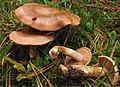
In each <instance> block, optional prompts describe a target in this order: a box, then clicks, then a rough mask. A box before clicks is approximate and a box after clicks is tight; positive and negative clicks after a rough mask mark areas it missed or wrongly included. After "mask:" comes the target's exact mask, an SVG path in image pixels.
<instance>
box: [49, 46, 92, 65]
mask: <svg viewBox="0 0 120 87" xmlns="http://www.w3.org/2000/svg"><path fill="white" fill-rule="evenodd" d="M60 53H62V54H64V55H67V56H69V57H66V63H67V64H85V65H87V64H88V63H89V62H90V61H91V51H90V50H89V49H88V48H87V47H83V48H80V49H78V50H77V51H74V50H73V49H70V48H67V47H64V46H54V47H53V48H52V49H51V50H50V51H49V54H50V57H51V58H55V57H56V56H58V55H59V54H60Z"/></svg>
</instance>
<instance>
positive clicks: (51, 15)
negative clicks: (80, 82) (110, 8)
mask: <svg viewBox="0 0 120 87" xmlns="http://www.w3.org/2000/svg"><path fill="white" fill-rule="evenodd" d="M15 14H16V16H17V18H18V19H19V20H20V21H21V22H23V23H24V24H26V25H27V27H24V28H21V29H19V30H16V31H13V32H11V33H10V35H9V38H10V40H12V41H13V42H15V43H16V44H19V45H28V46H38V45H44V44H47V43H49V42H50V41H53V40H54V35H53V34H52V33H50V32H51V31H52V32H53V31H56V30H59V29H61V28H62V27H64V26H66V25H72V26H77V25H78V24H79V23H80V17H79V16H77V15H75V14H73V13H70V12H68V11H63V10H59V9H57V8H53V7H51V6H48V5H44V4H36V3H27V4H24V5H22V6H20V7H18V8H17V9H16V10H15ZM60 53H63V54H64V55H66V57H65V60H66V65H62V64H61V65H60V66H59V71H60V72H61V73H62V74H63V75H64V76H71V75H72V76H78V77H79V76H84V77H97V76H100V77H103V76H106V73H108V72H109V71H110V70H111V67H113V70H112V71H111V73H110V74H112V76H110V77H109V79H110V82H111V83H112V84H115V83H116V82H117V80H118V76H119V73H118V72H117V71H118V68H117V66H115V63H114V61H113V60H112V59H110V58H109V57H106V56H100V57H99V58H98V60H99V62H98V63H97V64H96V65H95V66H88V64H89V63H90V62H91V58H92V54H91V51H90V49H89V48H87V47H82V48H80V49H78V50H76V51H74V50H73V49H70V48H67V47H64V46H54V47H53V48H52V49H51V50H50V51H49V54H50V57H51V58H55V57H56V56H58V55H59V54H60ZM116 72H117V73H116Z"/></svg>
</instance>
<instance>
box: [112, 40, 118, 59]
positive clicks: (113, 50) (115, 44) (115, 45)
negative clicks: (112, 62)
mask: <svg viewBox="0 0 120 87" xmlns="http://www.w3.org/2000/svg"><path fill="white" fill-rule="evenodd" d="M117 43H118V40H116V41H115V43H114V47H113V49H112V52H111V54H110V58H112V57H113V55H114V52H115V49H116V47H117Z"/></svg>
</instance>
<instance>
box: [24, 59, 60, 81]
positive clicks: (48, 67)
mask: <svg viewBox="0 0 120 87" xmlns="http://www.w3.org/2000/svg"><path fill="white" fill-rule="evenodd" d="M59 60H60V59H57V60H55V61H54V62H52V63H50V64H49V65H47V66H45V67H44V68H42V69H40V71H41V72H42V73H43V72H45V71H47V70H48V69H50V68H51V67H52V66H53V65H54V64H55V63H57V62H58V61H59ZM37 73H38V74H40V72H38V71H37ZM32 76H35V73H32V74H30V75H28V76H24V77H23V78H22V79H27V78H30V77H32Z"/></svg>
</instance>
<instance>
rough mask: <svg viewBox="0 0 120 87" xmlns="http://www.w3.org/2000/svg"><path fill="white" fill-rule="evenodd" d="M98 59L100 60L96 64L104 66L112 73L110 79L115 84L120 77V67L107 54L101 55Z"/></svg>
mask: <svg viewBox="0 0 120 87" xmlns="http://www.w3.org/2000/svg"><path fill="white" fill-rule="evenodd" d="M98 60H99V62H98V64H96V66H99V67H104V68H106V69H107V70H108V71H110V72H111V74H110V76H109V80H110V82H111V83H112V84H113V85H115V84H116V82H117V81H118V77H119V72H118V67H117V66H116V65H115V62H114V61H113V60H112V59H111V58H109V57H107V56H99V57H98ZM111 70H112V71H111Z"/></svg>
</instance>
